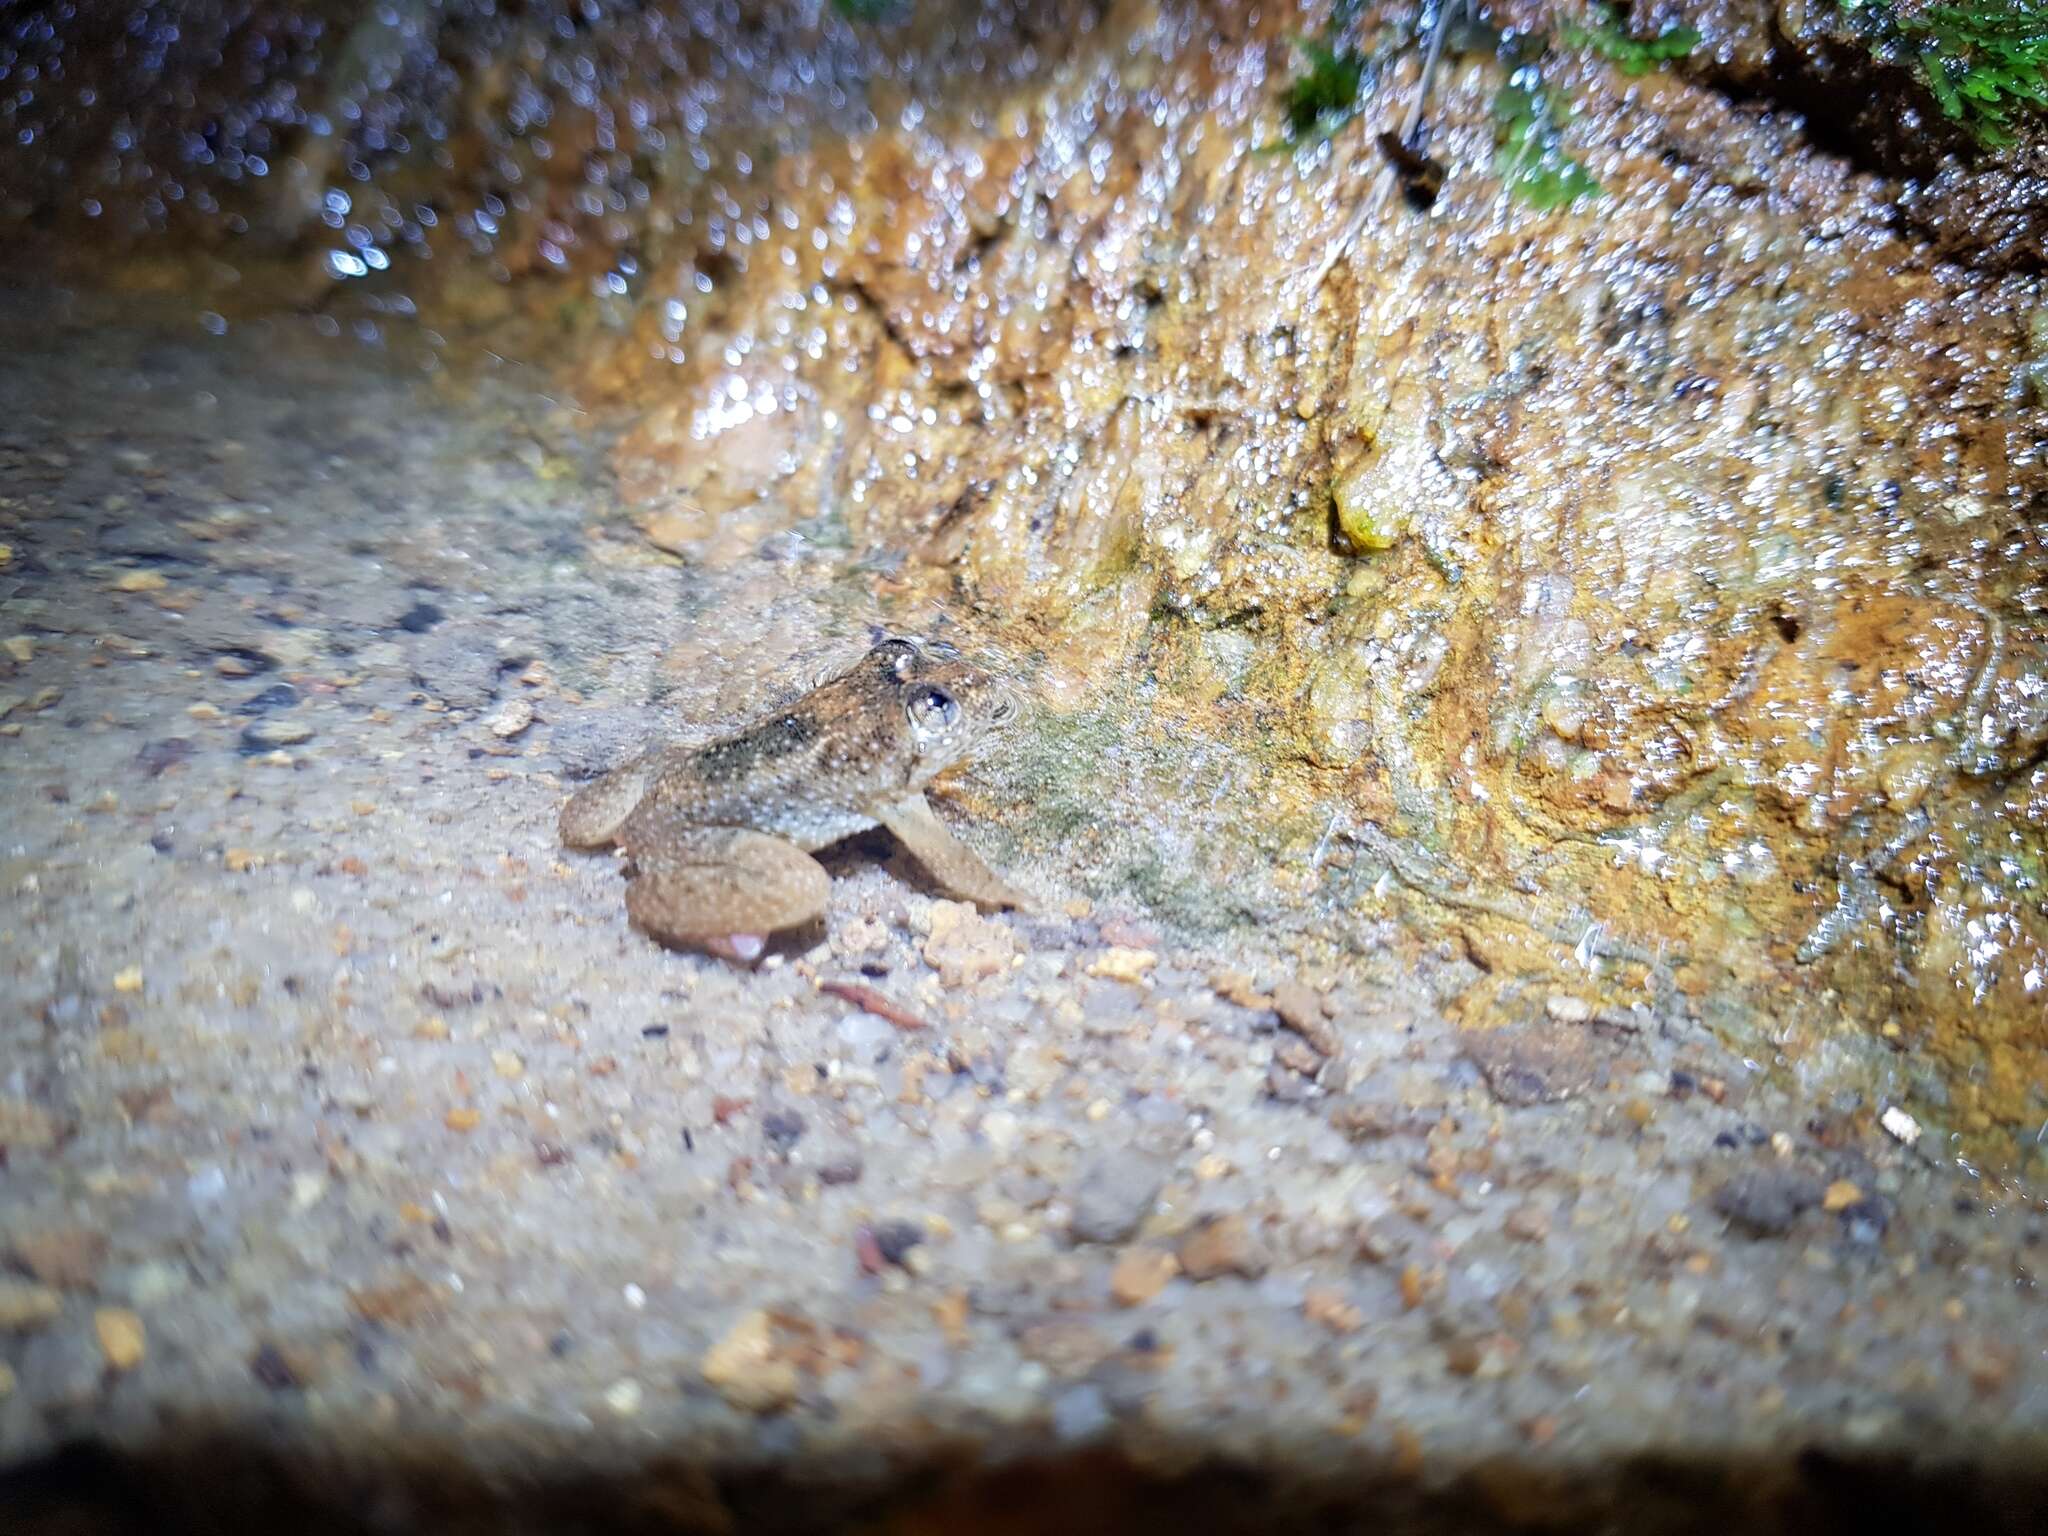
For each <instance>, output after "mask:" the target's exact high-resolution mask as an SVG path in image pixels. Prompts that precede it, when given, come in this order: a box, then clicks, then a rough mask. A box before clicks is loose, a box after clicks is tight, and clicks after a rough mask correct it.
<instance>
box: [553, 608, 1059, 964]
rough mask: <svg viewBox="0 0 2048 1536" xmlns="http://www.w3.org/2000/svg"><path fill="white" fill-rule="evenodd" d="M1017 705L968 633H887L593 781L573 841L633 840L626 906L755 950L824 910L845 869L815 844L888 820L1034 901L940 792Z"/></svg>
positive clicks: (751, 956)
mask: <svg viewBox="0 0 2048 1536" xmlns="http://www.w3.org/2000/svg"><path fill="white" fill-rule="evenodd" d="M1015 713H1016V702H1015V700H1014V699H1013V698H1012V697H1011V696H1010V694H1009V692H1008V691H1007V690H1006V689H1005V688H1004V687H1003V686H1002V685H1001V683H999V682H998V681H997V680H996V679H995V678H994V677H992V676H991V675H990V674H989V673H987V672H985V671H983V670H981V669H980V668H978V667H976V666H974V665H972V664H971V663H969V662H967V661H966V660H964V659H963V658H962V657H961V655H960V653H959V651H957V650H955V649H954V648H953V647H952V646H950V645H945V644H941V643H935V642H929V641H927V642H919V641H914V640H907V639H889V640H884V641H883V642H882V643H881V644H880V645H877V646H876V647H875V648H874V649H873V650H871V651H869V652H868V654H867V655H866V656H865V657H863V658H862V659H861V660H860V662H859V663H858V664H857V665H855V666H853V667H852V668H850V669H849V670H847V671H846V672H843V673H841V674H840V675H839V676H837V677H835V678H832V679H831V680H830V681H828V682H825V683H821V684H820V685H819V686H818V687H816V688H815V689H813V690H812V691H811V692H810V693H808V694H806V695H804V697H803V698H801V699H799V700H797V701H796V703H794V704H792V705H791V706H790V707H789V708H788V709H786V710H784V711H782V712H781V713H780V714H777V715H775V716H773V717H771V718H770V719H767V720H764V721H762V722H761V723H760V724H758V725H755V726H752V727H750V728H748V729H747V730H744V731H742V732H740V733H739V734H738V735H737V736H729V737H727V738H726V739H725V740H723V741H714V742H712V743H710V744H709V745H708V746H701V747H663V748H660V749H658V750H656V751H653V752H649V753H647V754H646V755H645V756H643V757H640V758H637V759H635V760H634V761H632V762H630V763H627V764H625V765H624V766H622V767H619V768H615V769H613V770H612V771H611V772H610V773H608V774H606V775H605V776H604V777H603V778H601V779H598V780H597V781H595V782H594V783H591V784H589V785H586V786H585V787H584V788H583V789H581V790H580V791H578V792H577V793H576V794H575V795H574V796H573V797H571V799H570V801H569V803H568V804H567V805H565V806H564V807H563V808H562V822H561V828H562V841H563V842H564V843H567V844H568V845H569V846H570V847H572V848H608V847H617V848H620V849H622V850H624V852H625V853H626V855H627V856H628V858H629V859H630V860H631V861H632V864H633V868H634V876H633V879H632V881H631V882H630V883H629V884H628V885H627V887H626V912H627V914H628V915H629V916H630V917H631V918H632V920H633V921H634V922H635V923H636V924H637V925H639V927H640V928H642V929H643V930H645V931H646V932H647V933H649V934H651V935H652V936H653V937H655V938H657V939H660V940H661V941H662V942H664V943H667V944H674V945H683V946H688V947H691V948H696V949H702V950H706V951H708V952H710V953H712V954H715V955H719V956H722V957H724V958H726V959H729V960H737V961H741V962H743V963H751V962H753V961H754V960H757V959H759V958H760V955H761V952H762V950H763V948H764V947H765V945H766V943H767V939H768V937H769V935H771V934H774V933H777V932H780V931H782V930H784V929H788V928H796V927H800V926H802V925H804V924H806V923H809V922H812V921H814V920H815V919H817V918H818V917H820V916H822V915H823V914H824V911H825V904H826V900H827V896H828V894H829V887H830V883H831V882H830V880H829V878H828V877H827V875H826V873H825V870H824V866H822V865H821V864H819V863H818V861H817V860H816V859H814V858H812V857H811V854H812V853H814V852H815V851H816V850H818V849H820V848H824V847H826V846H827V845H828V844H831V843H836V842H838V841H839V840H840V839H842V838H845V837H850V836H852V835H853V834H854V833H856V832H864V831H866V830H868V829H869V828H871V827H874V826H878V825H879V826H884V827H887V828H888V829H889V830H890V831H891V832H893V833H894V834H895V835H896V838H897V840H898V841H900V842H901V843H902V844H903V845H904V846H905V847H906V848H908V849H909V850H910V852H911V854H912V855H913V856H914V857H915V858H916V859H917V862H918V863H919V864H920V865H922V866H923V867H924V869H925V871H926V872H927V873H928V874H929V875H930V876H931V877H932V880H933V881H934V883H936V884H937V885H938V886H939V887H940V888H942V889H943V890H944V891H946V892H947V893H948V894H949V895H952V896H956V897H959V898H961V899H963V900H967V901H972V902H975V903H977V904H979V905H981V906H985V907H1014V906H1020V905H1022V903H1023V898H1022V897H1020V896H1019V895H1018V894H1017V893H1016V892H1015V891H1013V890H1012V889H1011V888H1010V887H1009V886H1008V885H1006V884H1004V883H1003V881H1002V879H1001V878H1000V877H998V876H997V875H996V874H994V873H993V872H992V871H991V870H990V869H989V868H988V866H987V865H985V864H983V863H982V861H981V860H980V859H979V858H978V857H977V856H976V855H975V854H974V852H973V850H971V849H970V848H968V847H967V846H966V844H964V843H962V842H961V841H960V840H959V839H958V838H956V837H954V836H953V834H952V833H951V832H950V831H948V830H947V829H946V826H945V824H944V823H943V822H941V821H940V820H939V819H938V817H937V816H935V815H934V814H933V813H932V808H931V806H930V805H928V804H927V803H926V801H925V798H924V788H925V786H926V785H927V784H929V783H930V782H931V780H932V778H933V777H934V776H935V775H936V774H938V773H939V772H941V771H942V770H944V769H946V768H949V767H951V766H952V765H953V764H955V763H957V762H960V761H961V760H963V759H964V758H966V757H967V756H968V755H969V754H970V753H972V752H973V751H974V750H975V748H977V747H978V746H980V744H981V742H982V740H983V739H984V738H985V737H986V736H987V735H988V733H989V732H990V731H991V730H993V729H995V728H996V727H998V726H1001V725H1003V724H1004V723H1006V722H1007V721H1009V720H1010V719H1011V718H1012V716H1014V715H1015Z"/></svg>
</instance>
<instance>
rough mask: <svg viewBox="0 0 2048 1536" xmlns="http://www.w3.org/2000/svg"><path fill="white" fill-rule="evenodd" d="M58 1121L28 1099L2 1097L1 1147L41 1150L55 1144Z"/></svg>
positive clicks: (0, 1104)
mask: <svg viewBox="0 0 2048 1536" xmlns="http://www.w3.org/2000/svg"><path fill="white" fill-rule="evenodd" d="M56 1140H57V1122H56V1121H55V1120H53V1119H51V1118H50V1115H49V1112H48V1111H47V1110H45V1109H43V1108H42V1107H41V1106H40V1105H36V1104H31V1103H29V1102H28V1100H26V1099H0V1147H8V1148H21V1149H24V1150H28V1151H41V1150H42V1149H43V1148H45V1147H49V1146H53V1145H55V1143H56Z"/></svg>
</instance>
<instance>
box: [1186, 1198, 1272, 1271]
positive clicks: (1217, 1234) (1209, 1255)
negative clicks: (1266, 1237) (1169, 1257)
mask: <svg viewBox="0 0 2048 1536" xmlns="http://www.w3.org/2000/svg"><path fill="white" fill-rule="evenodd" d="M1179 1258H1180V1267H1181V1269H1182V1271H1183V1272H1184V1273H1185V1274H1186V1275H1187V1277H1188V1278H1189V1279H1190V1280H1214V1279H1217V1278H1219V1277H1220V1276H1223V1275H1239V1276H1242V1277H1243V1278H1245V1279H1247V1280H1255V1279H1257V1278H1258V1277H1259V1276H1260V1275H1263V1274H1264V1273H1265V1272H1266V1256H1265V1254H1264V1253H1263V1252H1261V1251H1260V1249H1259V1246H1258V1244H1257V1243H1256V1242H1254V1241H1253V1239H1252V1233H1251V1227H1250V1225H1249V1224H1248V1223H1247V1222H1246V1221H1245V1219H1244V1217H1242V1216H1240V1215H1237V1214H1235V1213H1232V1214H1230V1215H1227V1216H1208V1217H1204V1218H1203V1219H1202V1220H1201V1221H1200V1222H1198V1223H1196V1225H1195V1227H1194V1229H1193V1230H1192V1231H1190V1232H1189V1233H1188V1234H1187V1235H1186V1236H1185V1237H1183V1238H1182V1239H1181V1241H1180V1250H1179Z"/></svg>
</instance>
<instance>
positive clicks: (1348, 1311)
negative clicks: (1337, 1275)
mask: <svg viewBox="0 0 2048 1536" xmlns="http://www.w3.org/2000/svg"><path fill="white" fill-rule="evenodd" d="M1301 1315H1302V1316H1303V1317H1305V1318H1307V1319H1308V1320H1309V1321H1310V1322H1312V1323H1317V1324H1320V1325H1321V1326H1322V1327H1324V1328H1327V1329H1329V1330H1330V1332H1332V1333H1356V1332H1358V1330H1359V1329H1361V1328H1363V1327H1364V1326H1365V1314H1364V1313H1363V1312H1361V1311H1360V1310H1359V1309H1358V1308H1357V1307H1356V1306H1354V1305H1353V1304H1352V1303H1351V1302H1349V1301H1347V1300H1345V1299H1344V1297H1343V1295H1342V1294H1341V1293H1340V1292H1337V1291H1328V1290H1314V1291H1310V1292H1309V1293H1308V1294H1307V1295H1305V1296H1303V1297H1302V1298H1301Z"/></svg>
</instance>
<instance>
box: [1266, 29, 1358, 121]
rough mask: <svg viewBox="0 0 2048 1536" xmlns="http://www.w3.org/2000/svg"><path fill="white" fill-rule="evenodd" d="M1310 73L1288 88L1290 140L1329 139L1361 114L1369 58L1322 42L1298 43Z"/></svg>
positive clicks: (1306, 39)
mask: <svg viewBox="0 0 2048 1536" xmlns="http://www.w3.org/2000/svg"><path fill="white" fill-rule="evenodd" d="M1295 46H1296V47H1297V48H1299V49H1300V50H1301V56H1302V58H1303V59H1304V60H1306V61H1307V65H1308V68H1307V71H1306V72H1305V73H1304V74H1302V75H1301V76H1299V77H1298V78H1297V79H1296V80H1295V82H1294V84H1293V85H1291V86H1289V87H1288V88H1287V97H1286V105H1287V139H1288V142H1289V143H1290V144H1298V143H1300V142H1301V141H1302V140H1303V139H1306V138H1321V139H1326V138H1328V137H1329V136H1330V135H1331V134H1333V133H1335V132H1336V131H1337V130H1338V129H1339V128H1341V127H1343V126H1344V124H1345V123H1347V122H1349V121H1350V120H1351V118H1352V117H1353V116H1354V115H1355V114H1356V113H1357V111H1358V93H1359V89H1360V87H1361V86H1362V85H1363V84H1364V81H1365V55H1364V54H1362V53H1360V52H1359V51H1358V50H1357V49H1356V48H1350V47H1346V48H1338V47H1336V46H1334V44H1333V43H1331V42H1326V41H1323V40H1322V39H1319V38H1313V37H1301V38H1296V39H1295Z"/></svg>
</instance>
